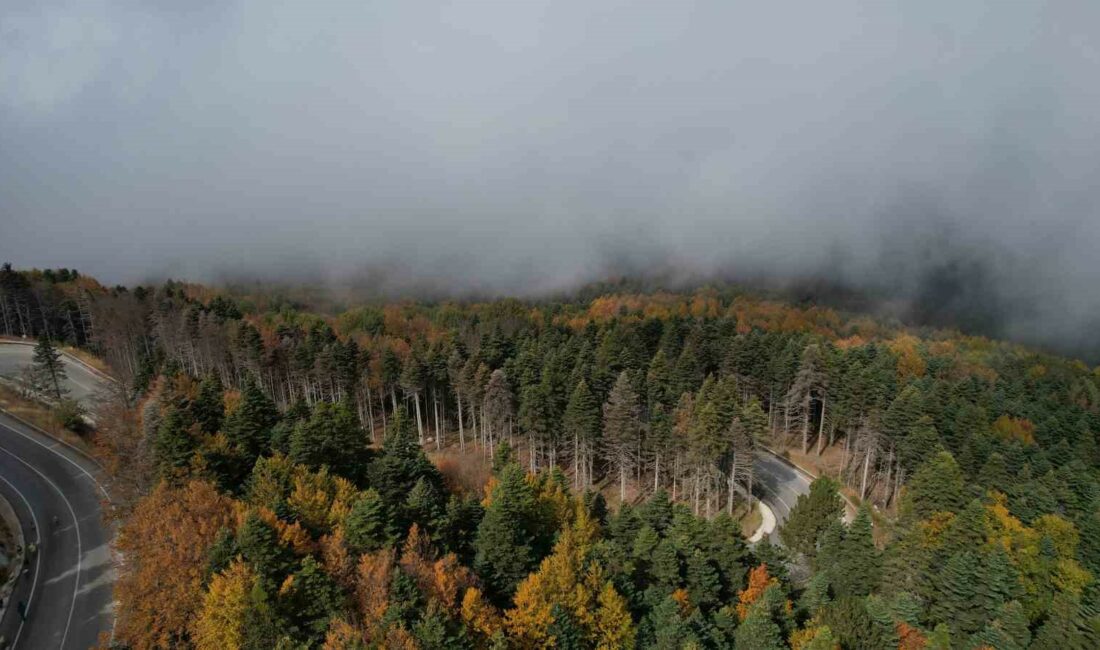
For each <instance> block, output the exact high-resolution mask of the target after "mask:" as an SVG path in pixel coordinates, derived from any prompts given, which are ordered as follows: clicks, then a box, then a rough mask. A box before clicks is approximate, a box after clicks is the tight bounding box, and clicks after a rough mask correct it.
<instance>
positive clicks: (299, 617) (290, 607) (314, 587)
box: [280, 555, 343, 643]
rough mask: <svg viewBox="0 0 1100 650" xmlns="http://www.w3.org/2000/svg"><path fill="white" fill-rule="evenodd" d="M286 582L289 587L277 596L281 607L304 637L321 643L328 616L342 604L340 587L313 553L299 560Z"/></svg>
mask: <svg viewBox="0 0 1100 650" xmlns="http://www.w3.org/2000/svg"><path fill="white" fill-rule="evenodd" d="M288 584H289V587H290V588H289V590H288V591H286V593H283V594H281V598H280V600H281V601H282V605H283V607H284V608H285V610H286V611H287V612H288V613H289V614H290V616H291V617H292V619H293V620H294V621H295V622H296V623H297V624H298V626H299V627H300V628H302V629H304V630H305V631H306V635H307V636H306V638H307V639H309V640H311V641H313V642H314V643H317V642H320V641H321V640H322V639H323V638H324V634H325V630H326V629H327V628H328V623H329V619H330V618H331V617H332V616H333V615H334V614H335V613H336V612H338V611H339V610H340V608H341V606H342V605H343V597H342V596H341V594H340V589H339V587H338V586H337V585H336V583H334V582H333V581H332V578H330V577H329V576H328V575H327V574H326V573H325V572H324V570H323V568H322V567H321V565H320V564H319V563H318V562H317V560H315V559H314V558H313V556H312V555H307V556H306V557H305V558H304V559H303V560H302V563H301V567H300V568H299V569H298V570H297V571H295V572H294V574H293V577H292V579H290V580H288Z"/></svg>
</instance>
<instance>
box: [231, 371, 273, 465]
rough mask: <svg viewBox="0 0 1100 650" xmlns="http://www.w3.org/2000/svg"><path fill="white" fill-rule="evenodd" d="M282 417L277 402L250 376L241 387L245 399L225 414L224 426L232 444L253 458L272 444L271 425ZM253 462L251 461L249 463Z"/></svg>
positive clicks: (245, 455)
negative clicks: (276, 405)
mask: <svg viewBox="0 0 1100 650" xmlns="http://www.w3.org/2000/svg"><path fill="white" fill-rule="evenodd" d="M278 421H279V413H278V411H276V410H275V404H273V403H272V402H271V400H270V399H268V397H267V395H265V394H264V392H263V391H262V390H260V387H259V386H258V385H257V384H256V382H255V380H253V379H251V378H249V379H247V380H246V381H245V384H244V387H243V388H242V389H241V401H240V403H239V404H238V405H237V408H236V409H234V410H233V412H232V413H230V414H229V416H228V417H227V418H225V424H224V425H223V428H224V430H225V435H226V437H227V438H228V439H229V442H230V444H232V445H233V446H234V447H236V449H237V450H239V452H240V453H241V454H242V455H243V456H244V457H245V458H249V459H255V458H256V456H258V455H260V454H261V453H263V452H264V451H266V450H267V449H269V448H270V441H271V440H270V439H271V429H272V427H274V426H275V423H276V422H278ZM247 464H248V465H251V462H248V463H247Z"/></svg>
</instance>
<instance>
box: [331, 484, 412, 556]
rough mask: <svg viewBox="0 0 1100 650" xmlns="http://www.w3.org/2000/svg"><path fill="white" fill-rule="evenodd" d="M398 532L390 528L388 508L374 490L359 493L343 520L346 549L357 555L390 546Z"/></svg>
mask: <svg viewBox="0 0 1100 650" xmlns="http://www.w3.org/2000/svg"><path fill="white" fill-rule="evenodd" d="M398 532H399V531H395V530H393V529H392V527H391V517H390V513H389V507H388V506H387V505H386V502H385V501H383V500H382V497H381V496H380V495H379V494H378V492H377V491H375V490H365V491H363V492H361V493H360V494H359V496H358V498H356V500H355V501H354V502H353V503H352V505H351V510H350V511H349V512H348V515H347V517H346V518H345V519H344V535H345V539H346V541H347V545H348V549H350V550H351V551H352V552H353V553H357V554H360V553H367V552H370V551H374V550H377V549H379V548H382V547H384V546H388V545H390V544H392V543H393V542H394V541H395V538H396V536H397V533H398Z"/></svg>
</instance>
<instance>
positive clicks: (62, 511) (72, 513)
mask: <svg viewBox="0 0 1100 650" xmlns="http://www.w3.org/2000/svg"><path fill="white" fill-rule="evenodd" d="M13 349H15V350H20V351H19V352H12V350H13ZM31 350H32V348H30V347H29V346H21V345H0V373H4V374H6V368H7V367H8V366H5V365H4V364H13V363H14V364H15V365H16V368H18V365H21V364H20V363H19V360H20V358H23V359H25V360H29V358H30V354H31ZM21 355H23V356H21ZM66 364H67V369H72V372H71V374H70V380H69V387H70V390H71V391H72V394H73V396H74V397H78V398H79V399H86V398H88V397H90V396H91V394H92V393H93V392H94V391H95V388H96V386H97V385H98V383H101V382H102V381H103V380H102V379H99V378H98V377H97V376H96V375H94V374H93V373H91V372H89V371H87V370H85V369H84V368H83V367H81V366H79V365H78V364H76V363H75V362H72V361H70V360H68V359H66ZM16 372H18V369H16ZM97 382H98V383H97ZM99 479H100V474H99V469H98V468H97V467H96V465H95V464H94V463H92V462H91V461H90V460H88V459H86V458H85V457H83V456H82V455H81V454H79V453H78V452H76V451H74V450H72V449H70V448H68V447H66V446H65V445H63V444H61V443H59V442H57V441H56V440H54V439H53V438H51V437H49V436H46V435H44V434H41V433H38V432H37V431H35V430H33V429H31V428H29V427H27V426H25V425H23V424H21V423H19V422H18V421H16V420H14V419H12V418H10V417H8V416H7V415H4V414H0V494H3V496H4V497H5V498H6V499H7V500H8V501H9V502H10V503H11V505H12V507H13V508H14V509H15V513H16V515H17V516H18V517H19V520H20V523H21V525H22V529H23V538H24V540H25V541H26V542H27V543H28V544H29V543H31V542H34V543H36V545H37V546H38V550H37V552H36V553H35V554H34V556H33V557H31V558H30V559H29V562H28V564H27V565H26V573H25V574H24V575H23V576H22V577H21V578H20V580H19V583H18V584H17V586H16V589H15V591H14V593H13V594H12V596H11V599H10V602H9V603H6V604H9V605H15V604H16V603H19V602H23V603H26V604H27V619H26V621H25V622H24V621H21V620H20V616H19V612H18V611H17V609H18V608H17V607H16V606H9V607H6V608H5V609H4V615H3V619H2V620H0V636H3V638H4V639H5V641H7V642H8V643H11V644H13V645H12V646H11V647H13V648H28V649H38V648H61V649H64V650H68V649H74V650H75V649H77V648H90V647H93V646H95V645H96V644H97V643H98V641H99V639H100V635H101V634H107V635H109V634H110V632H111V629H112V626H113V624H114V615H113V611H112V602H113V594H112V587H113V584H114V579H115V570H114V564H113V562H112V558H111V549H110V531H109V528H108V527H107V525H106V524H105V523H104V521H103V509H102V505H103V503H105V501H106V499H107V492H106V491H105V490H104V488H103V487H102V486H101V484H100V482H99ZM55 520H56V523H55Z"/></svg>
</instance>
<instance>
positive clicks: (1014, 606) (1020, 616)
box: [975, 600, 1031, 650]
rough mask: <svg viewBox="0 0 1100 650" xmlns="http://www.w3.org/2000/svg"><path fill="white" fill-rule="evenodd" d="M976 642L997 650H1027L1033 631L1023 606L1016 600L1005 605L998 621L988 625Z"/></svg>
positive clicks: (977, 636) (998, 616) (976, 638)
mask: <svg viewBox="0 0 1100 650" xmlns="http://www.w3.org/2000/svg"><path fill="white" fill-rule="evenodd" d="M975 641H976V642H977V643H978V644H982V645H987V646H989V647H991V648H997V650H1027V647H1028V645H1029V644H1030V643H1031V630H1029V629H1028V622H1027V615H1026V614H1025V613H1024V608H1023V606H1021V605H1020V603H1019V602H1017V601H1015V600H1014V601H1011V602H1007V603H1005V604H1004V605H1003V606H1001V611H1000V614H998V615H997V618H996V620H994V621H992V622H991V623H989V624H988V625H986V626H985V629H984V630H982V631H981V632H980V633H979V634H978V635H976V637H975Z"/></svg>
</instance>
